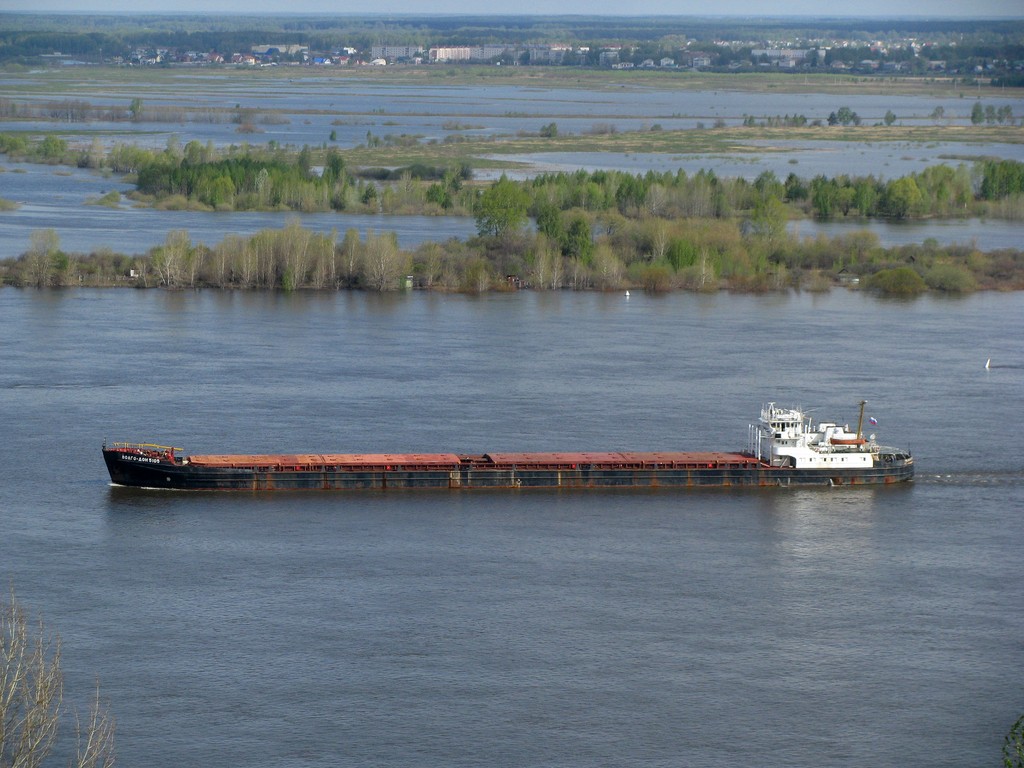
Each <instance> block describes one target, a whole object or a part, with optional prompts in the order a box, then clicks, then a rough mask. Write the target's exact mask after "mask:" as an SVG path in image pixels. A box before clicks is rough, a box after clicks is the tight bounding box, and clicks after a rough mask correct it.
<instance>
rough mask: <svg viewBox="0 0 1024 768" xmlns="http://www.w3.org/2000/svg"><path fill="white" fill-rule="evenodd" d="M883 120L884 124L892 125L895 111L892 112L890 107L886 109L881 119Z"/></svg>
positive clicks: (894, 119)
mask: <svg viewBox="0 0 1024 768" xmlns="http://www.w3.org/2000/svg"><path fill="white" fill-rule="evenodd" d="M883 122H884V123H885V124H886V125H892V124H893V123H895V122H896V115H895V113H893V111H892V110H891V109H889V110H886V113H885V119H884V120H883Z"/></svg>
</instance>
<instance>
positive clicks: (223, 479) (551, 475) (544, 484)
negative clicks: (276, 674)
mask: <svg viewBox="0 0 1024 768" xmlns="http://www.w3.org/2000/svg"><path fill="white" fill-rule="evenodd" d="M103 456H104V460H105V462H106V465H107V469H108V471H109V473H110V479H111V482H113V483H114V484H115V485H123V486H130V487H138V488H161V489H175V490H235V491H313V490H323V491H353V492H356V491H406V490H464V491H470V490H475V489H509V490H522V489H552V490H558V489H566V490H584V489H601V488H607V489H616V488H618V489H645V488H678V489H683V488H726V487H800V486H846V485H883V484H891V483H900V482H906V481H909V480H911V479H913V476H914V464H913V459H911V458H910V457H909V456H905V457H902V456H897V457H890V458H888V459H887V460H885V461H880V462H878V463H877V464H876V465H875V466H872V467H862V468H850V469H797V468H793V467H772V466H769V465H767V464H765V463H763V462H760V461H757V460H755V459H753V458H750V457H739V456H736V457H733V460H730V461H720V462H704V461H694V462H692V466H658V465H657V464H656V463H654V462H652V466H646V467H645V466H638V467H628V468H623V467H614V466H602V465H600V464H588V465H581V464H567V465H565V466H543V467H529V466H486V465H479V464H474V463H465V464H464V465H453V466H442V467H439V466H423V467H417V466H414V465H413V466H409V465H406V466H394V467H387V466H382V467H354V468H339V467H325V466H319V467H312V466H301V465H295V466H290V467H289V466H280V465H275V466H273V467H229V466H203V465H199V464H193V463H183V462H181V461H180V460H178V461H172V460H165V459H161V460H157V461H153V460H146V461H140V460H139V457H137V456H134V455H132V454H125V453H122V452H119V451H117V450H108V449H105V450H104V452H103ZM736 459H739V460H736Z"/></svg>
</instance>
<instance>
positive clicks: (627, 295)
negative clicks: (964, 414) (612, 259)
mask: <svg viewBox="0 0 1024 768" xmlns="http://www.w3.org/2000/svg"><path fill="white" fill-rule="evenodd" d="M626 298H627V299H628V298H629V291H626ZM986 367H987V366H986Z"/></svg>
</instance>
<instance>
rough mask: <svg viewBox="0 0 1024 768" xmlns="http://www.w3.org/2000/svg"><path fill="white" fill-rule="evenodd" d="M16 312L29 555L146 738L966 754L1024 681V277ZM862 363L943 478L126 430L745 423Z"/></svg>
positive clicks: (593, 755)
mask: <svg viewBox="0 0 1024 768" xmlns="http://www.w3.org/2000/svg"><path fill="white" fill-rule="evenodd" d="M0 322H2V324H3V325H2V327H3V329H4V333H3V334H2V336H0V360H2V364H0V393H2V395H0V423H2V424H3V425H4V440H3V441H2V442H0V460H2V466H3V468H4V473H5V474H4V481H3V483H2V484H0V510H2V512H0V515H2V517H0V519H2V521H3V527H2V531H0V582H3V583H4V584H5V586H6V585H7V584H10V585H12V586H13V588H14V589H15V590H16V592H17V595H18V597H19V598H20V599H21V600H22V602H24V603H25V604H27V605H28V606H30V607H31V608H32V609H33V611H36V612H38V613H39V614H41V615H42V616H43V618H44V619H45V620H46V622H47V625H48V626H49V627H50V628H51V629H53V630H55V631H59V632H60V634H61V636H62V638H63V643H64V665H65V669H66V672H67V678H68V679H67V692H66V699H67V700H68V701H69V703H73V704H76V705H77V706H79V707H80V708H84V707H85V705H86V702H87V700H88V698H89V696H90V694H91V692H92V688H93V685H94V684H95V681H96V680H97V679H98V680H99V681H100V684H101V687H102V691H103V695H104V697H105V698H106V699H107V700H108V701H109V704H110V707H111V708H112V710H113V712H114V714H115V715H116V718H117V721H118V756H119V759H118V762H119V764H121V765H129V766H132V765H145V766H152V767H153V768H164V767H166V768H172V767H175V768H176V767H177V766H181V765H218V766H223V767H224V768H235V766H237V767H238V768H242V766H245V768H251V767H252V766H256V767H257V768H261V767H263V766H266V767H267V768H270V767H271V766H273V767H275V768H277V767H278V766H339V765H340V766H412V765H417V766H419V765H439V766H440V765H444V766H480V765H495V766H545V767H549V766H564V767H567V768H568V767H572V768H576V767H578V768H589V767H590V766H594V765H648V766H666V767H669V766H671V767H673V768H675V767H676V766H680V765H686V766H721V765H725V764H743V763H746V764H757V765H792V766H815V767H816V768H817V767H819V766H864V765H872V766H907V765H925V764H927V765H931V766H950V767H953V766H956V767H957V768H960V767H961V766H968V765H995V764H998V762H999V753H1000V749H1001V745H1002V738H1003V735H1004V734H1005V733H1006V731H1007V730H1008V729H1009V727H1010V725H1011V724H1012V723H1013V721H1014V720H1015V719H1016V718H1017V717H1018V716H1019V715H1020V714H1021V713H1022V712H1024V697H1022V688H1021V681H1020V670H1021V669H1022V668H1024V645H1022V642H1021V637H1022V636H1024V610H1022V608H1021V606H1022V605H1024V545H1022V538H1021V536H1020V535H1019V533H1020V515H1021V511H1022V498H1024V493H1022V491H1024V464H1022V460H1021V456H1024V432H1022V431H1021V430H1020V403H1021V399H1022V395H1024V357H1022V349H1021V346H1020V339H1021V338H1024V296H1022V295H1021V294H1019V293H1017V294H995V293H985V294H979V295H975V296H970V297H967V298H963V299H958V300H949V299H940V298H931V297H928V298H922V299H918V300H915V301H910V302H896V301H884V300H879V299H876V298H872V297H869V296H867V295H864V294H861V293H855V292H847V291H833V292H832V293H830V294H815V295H808V294H788V295H770V296H730V295H727V294H721V295H712V296H695V295H690V294H678V295H669V296H657V297H654V296H647V295H644V294H640V293H634V295H632V296H630V297H628V298H627V297H626V296H624V295H619V294H615V295H604V294H596V293H587V294H572V293H552V294H544V293H530V292H524V293H519V294H501V295H488V296H483V297H479V298H476V297H464V296H444V295H437V294H421V293H408V294H403V295H394V296H378V295H364V294H349V293H343V294H336V293H316V294H301V293H300V294H293V295H283V294H273V293H260V294H249V293H217V292H201V293H167V292H160V291H153V290H151V291H135V290H107V291H103V290H68V291H61V292H58V291H53V292H35V291H18V290H14V289H10V288H7V289H3V290H0ZM987 358H991V360H992V365H991V367H990V368H988V369H986V368H985V361H986V359H987ZM861 399H866V400H867V401H868V410H867V413H868V415H871V416H873V417H875V418H876V419H877V421H878V426H877V427H873V429H874V430H876V431H877V433H878V439H879V440H880V441H881V442H883V443H885V444H891V445H898V446H908V447H910V448H911V449H912V450H913V451H914V453H915V456H916V459H917V462H918V478H917V480H916V481H915V482H914V483H912V484H909V485H906V486H901V487H890V488H878V489H871V488H855V489H829V490H783V489H775V490H763V491H762V490H753V491H749V490H748V491H738V490H708V491H700V492H693V493H687V492H650V493H622V492H593V493H580V494H562V493H547V492H538V493H454V494H451V493H448V492H426V493H407V494H397V493H395V494H390V493H389V494H373V493H371V494H367V495H323V494H318V493H311V494H295V495H263V496H259V495H251V494H247V493H241V494H237V495H235V494H202V493H200V494H188V493H172V492H146V491H132V490H128V489H118V488H113V487H111V486H109V484H108V481H107V479H106V476H105V469H104V467H103V463H102V460H101V457H100V452H99V448H100V444H101V443H102V442H103V441H104V440H138V441H154V442H164V443H169V444H174V445H177V446H183V447H185V449H186V451H187V452H193V453H207V452H209V453H214V452H227V451H237V452H248V451H275V452H277V451H281V452H284V451H296V452H298V451H313V450H316V451H434V450H454V451H467V452H469V451H487V450H512V451H515V450H544V449H551V450H558V449H565V450H573V449H616V448H622V449H652V450H653V449H669V448H678V449H694V450H701V449H707V450H716V449H736V448H742V447H743V446H744V445H745V441H746V425H747V424H748V422H749V421H751V420H753V419H756V416H757V411H758V409H759V408H760V406H761V404H762V403H763V402H765V401H770V400H775V401H778V402H780V403H781V404H799V405H803V406H806V407H813V408H815V409H816V410H815V415H816V416H817V417H819V418H822V419H828V418H837V419H839V420H841V421H853V420H855V419H856V416H857V408H856V403H857V402H858V401H859V400H861Z"/></svg>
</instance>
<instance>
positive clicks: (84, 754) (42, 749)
mask: <svg viewBox="0 0 1024 768" xmlns="http://www.w3.org/2000/svg"><path fill="white" fill-rule="evenodd" d="M60 662H61V656H60V638H58V637H49V636H48V635H47V633H46V631H45V628H44V627H43V624H42V622H40V623H39V625H38V628H36V629H32V628H31V627H30V624H29V620H28V615H27V613H26V611H25V609H24V608H22V607H21V605H20V604H19V603H18V601H17V600H16V599H15V597H14V593H13V592H12V593H11V596H10V599H9V602H8V603H7V604H3V605H0V768H39V766H41V765H42V764H43V761H44V760H46V758H47V757H48V756H49V754H50V753H51V751H52V750H53V746H54V744H55V742H56V740H57V732H58V729H59V726H60V723H61V721H62V720H63V718H64V714H65V712H64V675H63V673H62V672H61V663H60ZM76 722H77V733H78V748H77V754H76V755H75V756H74V757H73V758H71V759H70V760H69V761H68V764H69V765H70V766H72V767H73V768H111V766H113V764H114V720H113V718H112V717H111V715H110V714H109V712H108V711H107V710H106V709H105V708H104V707H103V705H102V703H101V702H100V698H99V690H98V689H97V691H96V698H95V700H94V703H93V706H92V709H91V711H90V715H89V718H88V719H87V721H86V722H85V724H84V725H83V724H82V723H81V722H80V721H77V717H76Z"/></svg>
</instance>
